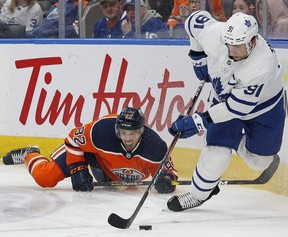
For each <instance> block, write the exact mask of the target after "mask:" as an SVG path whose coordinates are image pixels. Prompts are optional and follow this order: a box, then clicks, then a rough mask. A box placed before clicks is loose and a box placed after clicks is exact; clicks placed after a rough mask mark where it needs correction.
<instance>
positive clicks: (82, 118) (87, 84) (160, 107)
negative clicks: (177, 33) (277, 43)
mask: <svg viewBox="0 0 288 237" xmlns="http://www.w3.org/2000/svg"><path fill="white" fill-rule="evenodd" d="M1 50H2V52H3V54H2V55H3V57H1V59H0V63H1V65H2V66H3V67H2V68H1V69H0V73H1V79H0V80H1V85H2V88H1V89H0V90H1V91H0V92H1V95H0V96H1V98H0V99H1V102H0V106H1V108H2V111H5V113H3V112H2V113H1V115H0V128H1V135H8V136H9V135H11V136H14V135H19V136H40V137H65V136H66V134H67V132H68V131H69V130H70V129H71V128H73V127H75V126H81V124H83V123H86V122H90V121H92V120H95V119H98V118H99V117H101V116H103V115H105V114H107V113H119V111H120V110H121V109H122V108H123V107H124V106H127V105H130V106H134V107H141V108H142V110H143V112H144V114H145V118H146V124H147V126H149V127H152V128H153V129H154V130H156V131H157V132H158V133H159V134H160V135H161V136H162V137H163V138H164V139H165V140H167V142H168V143H169V141H170V140H172V138H171V136H170V135H169V134H168V132H167V128H168V127H170V126H171V122H172V121H174V120H175V119H176V118H177V117H178V115H179V114H185V112H186V110H187V108H188V107H189V105H190V102H191V99H192V98H193V96H194V94H195V92H196V90H197V88H198V86H199V84H200V82H199V81H198V79H196V77H195V75H194V72H193V68H192V63H191V60H190V58H189V57H188V56H187V52H188V51H189V47H188V46H171V45H170V46H167V45H166V46H159V45H145V46H140V45H25V47H23V45H19V44H15V45H1ZM285 52H286V51H285ZM285 52H284V50H283V52H280V53H281V55H283V56H282V57H283V58H282V61H283V60H284V61H285V60H286V63H287V59H286V58H285V57H286V56H285V55H287V54H285ZM4 56H5V57H4ZM284 63H285V62H284ZM286 66H287V64H286ZM285 70H286V72H285V73H286V74H287V68H286V69H285V68H284V71H285ZM286 74H285V75H286ZM286 76H287V75H286ZM209 90H210V86H209V84H207V85H205V86H204V90H203V91H202V93H201V96H200V98H199V100H198V101H197V103H196V106H195V108H194V111H195V110H198V111H203V110H204V108H205V106H206V100H207V97H208V93H209ZM187 145H188V146H189V147H191V148H193V147H197V148H199V146H202V145H203V136H202V135H199V136H195V137H193V138H191V139H184V140H181V141H179V142H178V143H177V146H183V147H185V146H187Z"/></svg>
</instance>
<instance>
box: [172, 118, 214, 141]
mask: <svg viewBox="0 0 288 237" xmlns="http://www.w3.org/2000/svg"><path fill="white" fill-rule="evenodd" d="M208 126H209V123H208V122H207V120H206V119H205V118H204V117H203V116H202V114H201V113H198V112H196V113H195V114H193V115H191V116H186V117H184V116H181V115H180V116H179V117H178V118H177V120H176V121H175V122H174V123H172V127H171V128H169V129H168V131H169V133H170V134H171V135H173V136H175V135H176V134H177V133H178V132H181V134H180V137H179V138H187V137H192V136H194V135H195V134H198V133H200V132H203V131H205V130H206V129H207V128H208Z"/></svg>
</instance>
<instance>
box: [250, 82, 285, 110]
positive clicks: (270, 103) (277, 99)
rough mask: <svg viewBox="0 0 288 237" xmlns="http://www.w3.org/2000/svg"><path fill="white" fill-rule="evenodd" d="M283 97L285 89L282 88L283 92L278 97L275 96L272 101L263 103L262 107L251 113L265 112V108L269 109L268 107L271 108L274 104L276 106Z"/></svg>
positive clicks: (257, 107) (258, 106)
mask: <svg viewBox="0 0 288 237" xmlns="http://www.w3.org/2000/svg"><path fill="white" fill-rule="evenodd" d="M282 95H283V88H282V90H281V91H280V92H279V93H278V94H277V95H275V96H274V97H272V98H271V99H269V100H267V101H265V102H263V103H262V104H260V105H257V106H256V107H255V108H254V109H253V110H252V111H251V113H256V112H258V111H260V110H263V109H265V108H267V107H269V106H271V105H273V104H276V103H277V102H278V101H279V99H280V98H281V97H282Z"/></svg>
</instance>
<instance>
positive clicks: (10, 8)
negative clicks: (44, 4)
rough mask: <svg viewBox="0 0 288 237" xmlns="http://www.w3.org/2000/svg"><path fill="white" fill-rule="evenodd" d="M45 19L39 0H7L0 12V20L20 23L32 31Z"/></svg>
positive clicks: (26, 29)
mask: <svg viewBox="0 0 288 237" xmlns="http://www.w3.org/2000/svg"><path fill="white" fill-rule="evenodd" d="M42 20H43V11H42V9H41V7H40V5H39V4H38V3H37V0H7V1H6V2H5V3H4V5H3V7H2V9H1V14H0V21H1V22H2V23H6V24H14V25H15V24H18V25H19V26H22V27H25V31H26V33H28V32H31V31H32V30H33V29H34V28H35V27H37V26H38V25H39V24H40V23H41V21H42Z"/></svg>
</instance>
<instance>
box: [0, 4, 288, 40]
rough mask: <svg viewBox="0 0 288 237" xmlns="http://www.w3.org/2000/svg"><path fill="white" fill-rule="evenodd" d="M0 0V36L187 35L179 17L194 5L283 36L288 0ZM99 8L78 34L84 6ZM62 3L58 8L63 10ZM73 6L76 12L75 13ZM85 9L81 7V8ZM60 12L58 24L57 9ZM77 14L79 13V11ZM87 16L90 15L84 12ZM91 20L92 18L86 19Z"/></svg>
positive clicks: (287, 27) (267, 35)
mask: <svg viewBox="0 0 288 237" xmlns="http://www.w3.org/2000/svg"><path fill="white" fill-rule="evenodd" d="M63 3H64V4H65V7H63V6H62V11H61V7H60V4H59V2H58V0H0V11H1V12H0V38H59V26H60V27H62V30H64V37H65V38H91V37H92V38H108V39H109V38H118V39H121V38H149V39H154V38H160V39H163V38H165V39H166V38H172V39H186V38H188V36H187V34H186V32H185V29H184V22H185V20H186V19H187V17H188V16H189V15H190V14H192V13H193V12H195V11H197V10H206V11H209V12H210V13H211V14H212V16H213V17H214V18H215V19H217V20H218V21H226V20H227V19H229V18H230V17H231V16H232V15H233V14H234V13H236V12H244V13H246V14H250V15H253V16H254V17H255V18H256V20H257V21H258V23H259V28H260V33H261V34H262V35H263V36H264V37H265V38H267V39H288V0H138V1H137V0H136V1H135V0H90V1H87V0H82V1H81V4H80V5H81V6H79V4H78V0H63ZM92 4H94V5H93V7H95V8H98V9H99V11H98V13H97V14H95V16H92V18H93V17H94V21H93V19H92V21H91V19H90V21H89V22H88V21H87V22H88V24H92V25H91V26H90V28H92V29H93V32H92V34H91V36H86V37H85V36H84V37H83V36H81V35H80V34H79V32H81V27H83V25H85V24H86V25H87V22H85V16H84V17H83V18H82V14H83V12H85V10H86V9H89V6H90V9H91V6H92ZM63 9H64V10H63ZM79 10H80V13H81V14H79ZM86 11H87V10H86ZM61 12H62V14H64V15H65V17H64V16H63V15H62V16H63V19H65V22H64V25H62V26H61V24H59V19H61V17H59V15H60V14H61ZM79 16H80V17H79ZM90 18H91V17H90ZM91 22H92V23H91Z"/></svg>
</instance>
